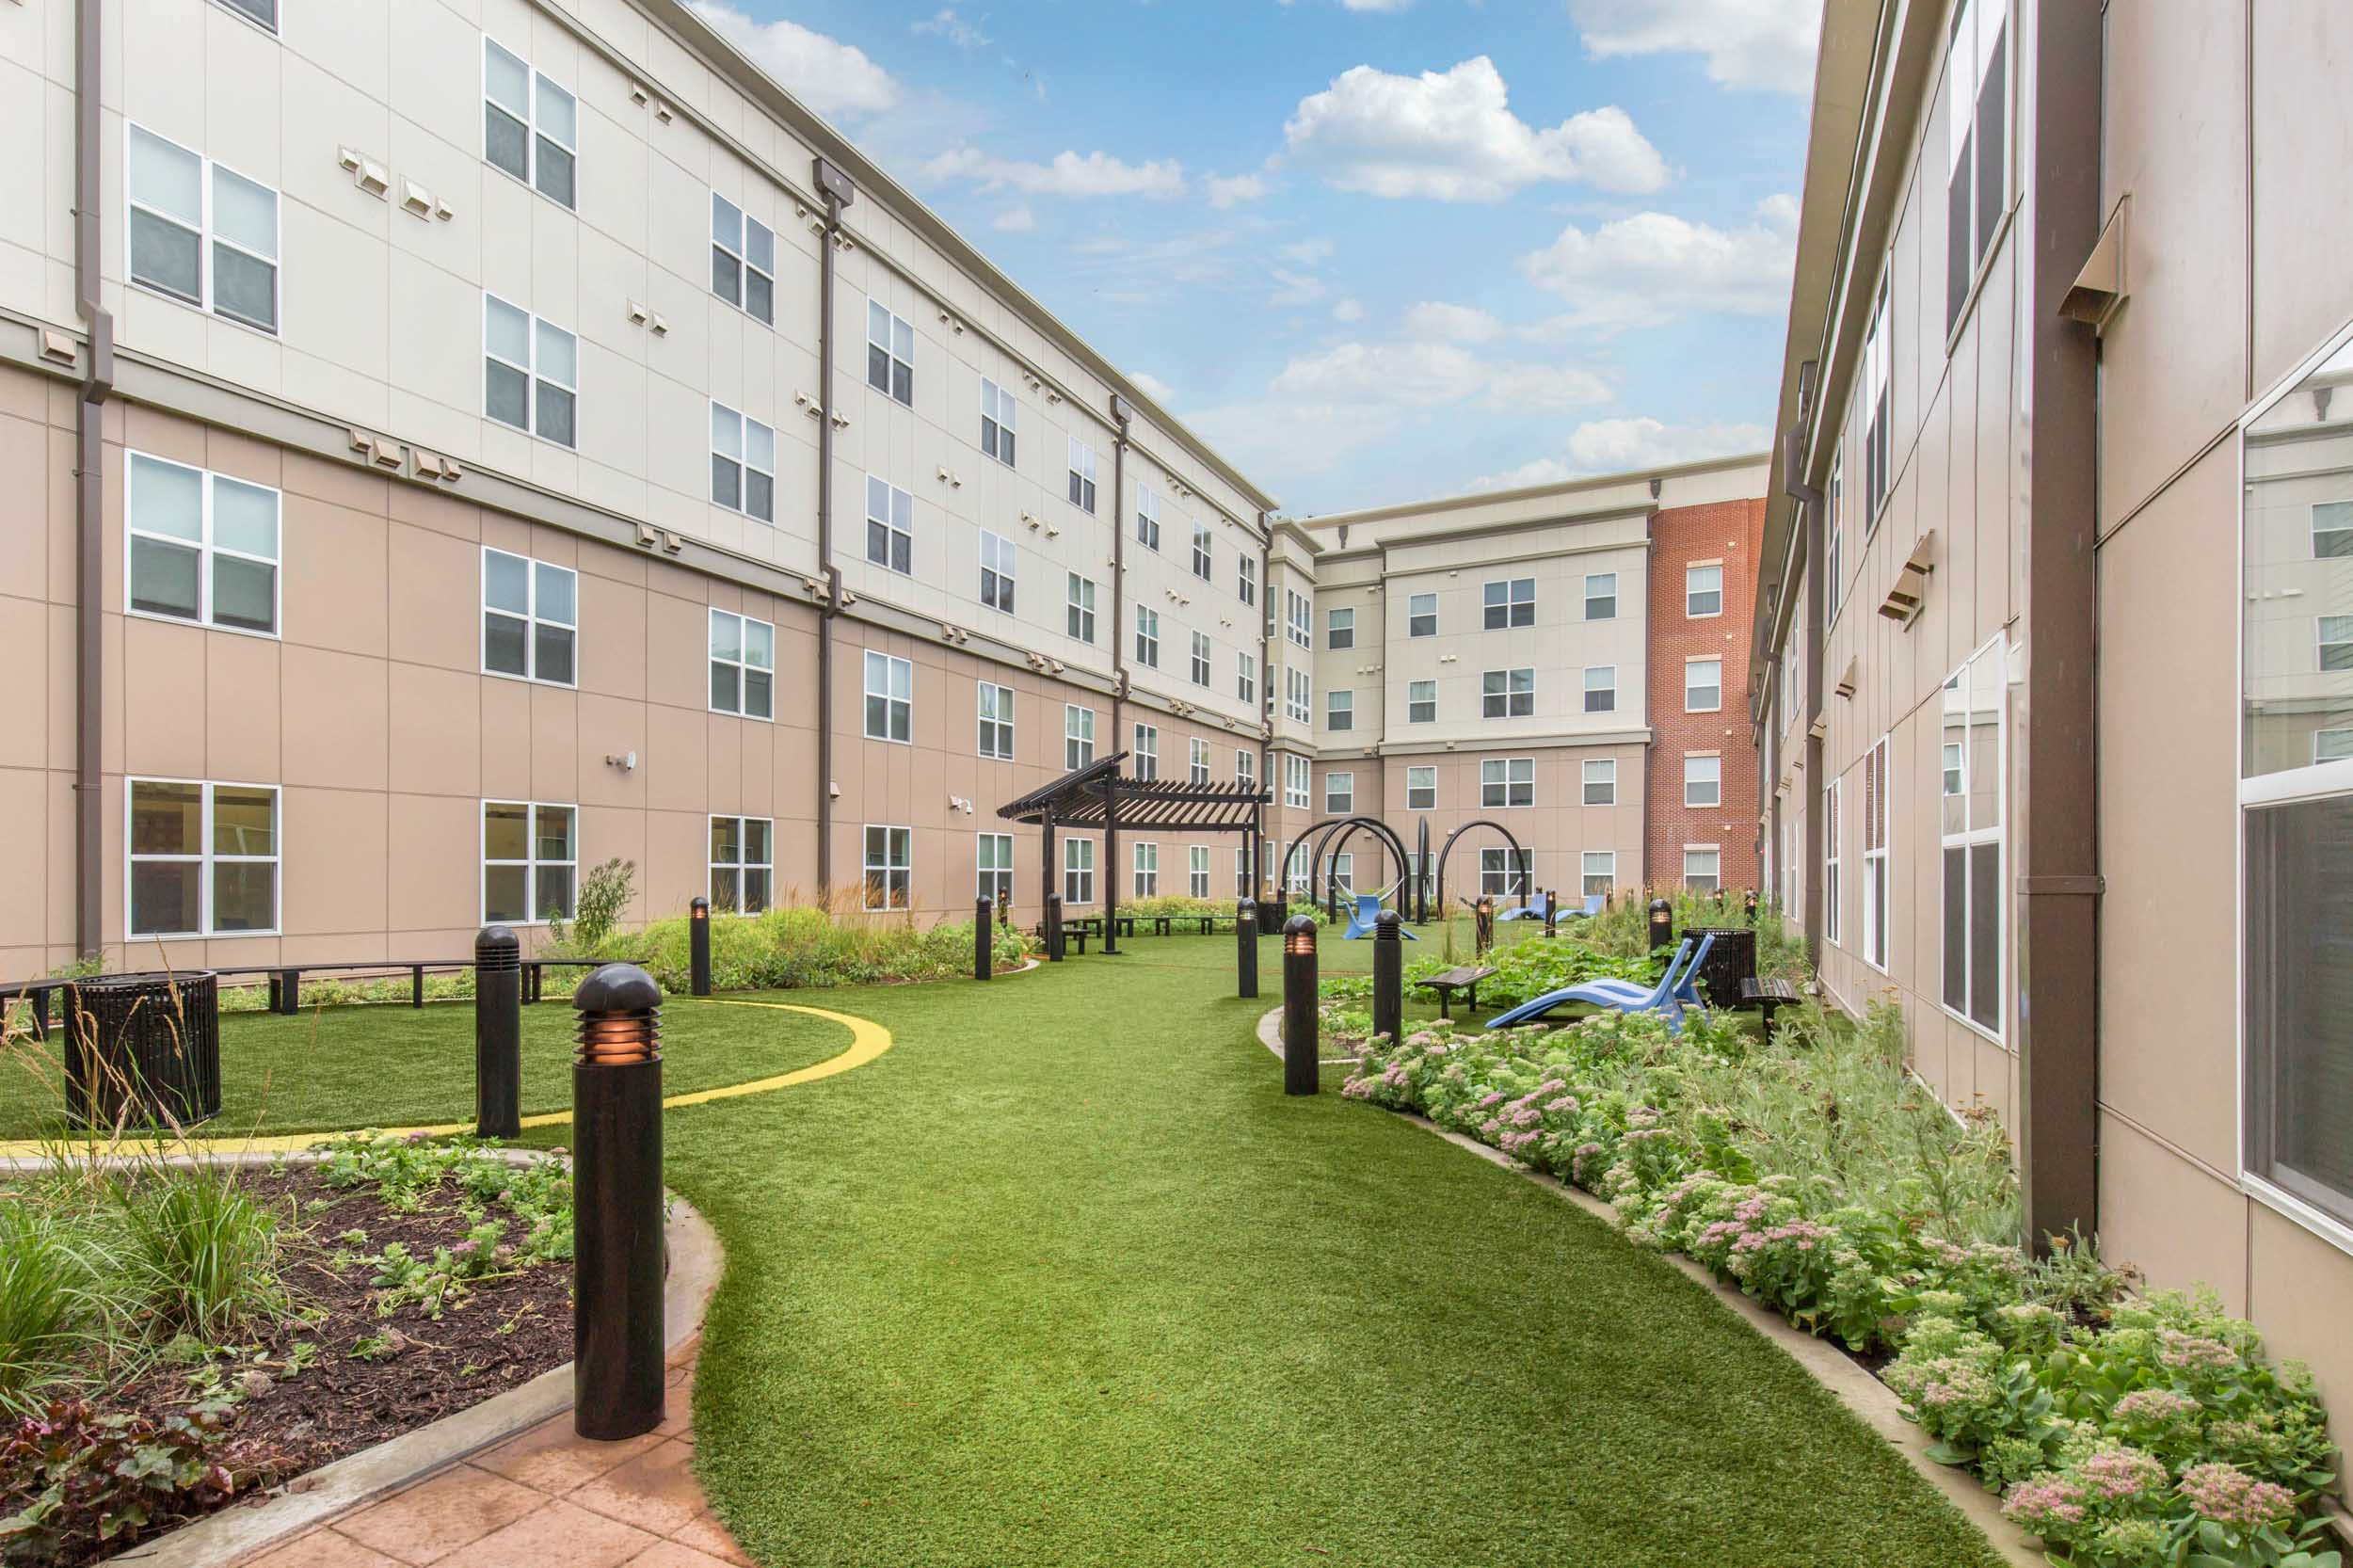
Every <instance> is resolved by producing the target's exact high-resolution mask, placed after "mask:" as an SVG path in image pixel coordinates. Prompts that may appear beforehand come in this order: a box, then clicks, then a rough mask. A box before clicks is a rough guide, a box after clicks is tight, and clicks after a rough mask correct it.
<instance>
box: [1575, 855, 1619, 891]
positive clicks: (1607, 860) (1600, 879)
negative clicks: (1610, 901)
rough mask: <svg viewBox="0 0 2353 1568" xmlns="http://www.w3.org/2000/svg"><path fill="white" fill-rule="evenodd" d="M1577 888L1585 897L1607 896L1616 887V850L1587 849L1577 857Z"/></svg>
mask: <svg viewBox="0 0 2353 1568" xmlns="http://www.w3.org/2000/svg"><path fill="white" fill-rule="evenodd" d="M1577 874H1578V877H1579V882H1578V888H1579V889H1580V890H1581V891H1582V892H1583V893H1584V895H1585V896H1586V897H1587V898H1595V897H1600V898H1608V897H1609V895H1610V894H1611V893H1613V892H1616V891H1617V889H1618V852H1617V851H1616V850H1614V849H1589V850H1586V851H1584V852H1583V854H1582V855H1581V856H1579V857H1578V864H1577Z"/></svg>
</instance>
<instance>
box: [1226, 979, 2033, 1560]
mask: <svg viewBox="0 0 2353 1568" xmlns="http://www.w3.org/2000/svg"><path fill="white" fill-rule="evenodd" d="M1282 1027H1283V1010H1282V1009H1281V1008H1279V1007H1278V1008H1275V1009H1274V1010H1273V1011H1272V1012H1270V1013H1268V1014H1267V1015H1266V1016H1264V1017H1261V1018H1260V1019H1259V1020H1258V1043H1259V1044H1260V1045H1263V1046H1265V1047H1266V1048H1267V1049H1269V1050H1271V1051H1273V1053H1274V1055H1275V1056H1276V1057H1277V1058H1278V1059H1279V1058H1280V1057H1281V1056H1282V1054H1283V1045H1282ZM1351 1060H1353V1058H1352V1059H1351ZM1380 1109H1383V1110H1384V1111H1385V1113H1386V1114H1388V1115H1391V1116H1395V1117H1397V1118H1399V1119H1400V1120H1401V1121H1404V1122H1408V1123H1411V1124H1412V1125H1414V1126H1416V1127H1418V1128H1421V1129H1422V1130H1423V1131H1424V1132H1431V1133H1435V1134H1436V1135H1437V1136H1438V1137H1440V1138H1443V1139H1445V1140H1446V1141H1447V1142H1448V1143H1449V1144H1454V1145H1455V1146H1457V1147H1458V1148H1464V1149H1468V1150H1469V1151H1470V1152H1471V1153H1473V1154H1475V1155H1477V1156H1479V1158H1480V1159H1481V1160H1485V1161H1486V1162H1487V1163H1488V1164H1490V1165H1494V1166H1497V1167H1499V1168H1500V1169H1502V1170H1506V1171H1509V1172H1511V1173H1512V1174H1513V1175H1514V1176H1519V1177H1521V1178H1522V1179H1524V1180H1527V1181H1529V1182H1532V1183H1534V1184H1535V1185H1536V1186H1538V1187H1540V1188H1542V1189H1543V1190H1544V1191H1545V1192H1550V1193H1552V1194H1553V1195H1554V1196H1555V1197H1559V1198H1563V1199H1566V1200H1567V1201H1568V1202H1570V1203H1572V1204H1575V1205H1576V1206H1577V1208H1581V1209H1583V1210H1584V1211H1585V1212H1586V1213H1588V1214H1591V1215H1593V1217H1594V1218H1595V1219H1597V1220H1600V1221H1602V1222H1604V1223H1605V1224H1609V1226H1610V1227H1611V1228H1612V1229H1616V1230H1624V1229H1625V1219H1624V1217H1623V1216H1621V1215H1620V1214H1619V1213H1618V1211H1617V1210H1616V1209H1614V1208H1610V1207H1609V1205H1608V1204H1606V1203H1604V1202H1602V1201H1601V1200H1600V1199H1599V1198H1597V1197H1594V1196H1593V1194H1592V1193H1591V1192H1585V1191H1584V1190H1583V1189H1581V1188H1577V1187H1572V1186H1570V1185H1569V1184H1568V1183H1567V1182H1565V1181H1559V1180H1556V1179H1554V1178H1553V1177H1551V1176H1546V1175H1545V1173H1543V1172H1542V1171H1539V1170H1536V1169H1534V1168H1533V1167H1531V1166H1528V1165H1522V1164H1520V1163H1519V1162H1518V1161H1516V1160H1513V1159H1512V1157H1511V1156H1509V1155H1507V1154H1505V1153H1504V1152H1503V1151H1502V1150H1501V1149H1494V1148H1489V1147H1488V1146H1487V1145H1486V1144H1482V1143H1481V1142H1479V1141H1478V1140H1477V1139H1475V1138H1469V1137H1465V1135H1463V1134H1462V1133H1459V1132H1455V1131H1451V1130H1449V1128H1442V1127H1440V1126H1439V1125H1438V1124H1437V1123H1435V1122H1433V1121H1432V1120H1430V1118H1428V1117H1427V1116H1420V1115H1416V1114H1414V1113H1413V1112H1401V1111H1387V1110H1386V1108H1380ZM1629 1244H1630V1243H1629ZM1659 1256H1661V1257H1663V1258H1665V1259H1666V1260H1667V1261H1668V1262H1669V1263H1672V1264H1673V1265H1674V1267H1675V1268H1676V1269H1678V1270H1680V1271H1681V1272H1682V1273H1683V1275H1684V1276H1685V1277H1686V1278H1687V1279H1689V1280H1690V1281H1692V1283H1694V1284H1696V1285H1698V1286H1700V1287H1701V1288H1704V1289H1705V1290H1706V1291H1708V1292H1709V1293H1710V1294H1711V1295H1713V1296H1714V1297H1715V1298H1716V1299H1717V1300H1718V1301H1720V1302H1721V1303H1722V1304H1724V1305H1725V1306H1726V1307H1728V1308H1730V1309H1731V1311H1732V1312H1733V1313H1734V1314H1735V1315H1737V1317H1738V1318H1740V1320H1742V1321H1744V1322H1746V1323H1747V1324H1748V1325H1749V1327H1751V1328H1753V1329H1754V1330H1755V1331H1756V1332H1757V1333H1758V1334H1760V1335H1762V1336H1765V1337H1766V1338H1767V1339H1769V1340H1771V1341H1772V1342H1773V1343H1774V1344H1775V1345H1777V1346H1779V1347H1780V1348H1781V1350H1782V1351H1783V1352H1785V1353H1786V1354H1787V1355H1788V1357H1789V1358H1790V1359H1791V1360H1792V1361H1795V1362H1796V1363H1797V1364H1798V1365H1799V1366H1800V1367H1801V1368H1804V1369H1805V1370H1806V1372H1807V1373H1808V1374H1809V1375H1811V1376H1812V1377H1813V1379H1814V1381H1815V1382H1817V1383H1818V1384H1821V1385H1822V1386H1823V1387H1824V1388H1826V1389H1828V1390H1829V1391H1830V1392H1831V1394H1832V1395H1833V1397H1835V1398H1836V1399H1837V1400H1838V1402H1839V1403H1841V1404H1843V1405H1845V1406H1846V1407H1847V1410H1848V1412H1849V1414H1851V1415H1852V1416H1854V1417H1855V1418H1856V1419H1857V1420H1859V1421H1861V1422H1862V1423H1863V1424H1864V1425H1865V1426H1866V1427H1869V1428H1870V1429H1871V1430H1872V1431H1873V1432H1877V1433H1879V1435H1880V1436H1881V1437H1882V1438H1884V1439H1886V1441H1887V1443H1888V1445H1889V1447H1891V1448H1895V1449H1896V1450H1897V1452H1898V1453H1900V1454H1902V1455H1903V1456H1904V1458H1905V1459H1906V1460H1907V1461H1909V1462H1910V1463H1911V1465H1912V1467H1913V1470H1915V1471H1917V1472H1918V1473H1919V1475H1920V1477H1921V1479H1922V1480H1926V1481H1927V1482H1928V1483H1929V1485H1931V1486H1933V1487H1935V1488H1936V1489H1937V1491H1938V1492H1940V1493H1942V1494H1943V1495H1944V1496H1945V1501H1946V1502H1949V1503H1951V1504H1952V1505H1953V1507H1954V1508H1955V1509H1957V1510H1959V1511H1960V1512H1961V1517H1963V1518H1965V1519H1967V1520H1968V1521H1969V1522H1970V1523H1971V1524H1972V1525H1975V1526H1976V1527H1977V1529H1978V1530H1979V1531H1980V1532H1981V1533H1982V1534H1983V1535H1984V1536H1985V1538H1986V1539H1987V1540H1988V1541H1989V1542H1991V1543H1993V1549H1994V1550H1995V1551H1997V1552H1999V1553H2000V1554H2001V1555H2002V1556H2003V1557H2004V1558H2005V1559H2006V1560H2009V1562H2010V1563H2011V1564H2013V1568H2049V1560H2048V1559H2046V1558H2045V1557H2044V1556H2043V1555H2042V1553H2041V1551H2040V1550H2038V1549H2037V1548H2036V1547H2035V1546H2034V1545H2033V1544H2031V1543H2032V1541H2033V1539H2034V1538H2033V1537H2032V1536H2029V1535H2028V1534H2027V1533H2026V1532H2025V1531H2024V1530H2022V1529H2020V1528H2018V1527H2017V1526H2016V1525H2014V1524H2012V1523H2010V1522H2009V1520H2008V1519H2005V1518H2003V1517H2002V1502H2001V1499H2000V1498H1999V1497H1997V1496H1994V1495H1993V1493H1991V1492H1988V1491H1987V1490H1986V1489H1985V1488H1984V1487H1982V1486H1980V1485H1978V1484H1977V1480H1976V1478H1975V1477H1973V1476H1971V1475H1970V1474H1969V1473H1968V1472H1967V1471H1965V1470H1960V1469H1955V1468H1954V1467H1953V1466H1951V1465H1949V1464H1937V1463H1936V1461H1934V1460H1932V1459H1930V1458H1929V1457H1928V1449H1929V1436H1928V1434H1927V1433H1926V1432H1922V1431H1921V1430H1920V1429H1919V1427H1918V1426H1916V1425H1914V1424H1913V1422H1911V1421H1908V1420H1906V1419H1905V1418H1904V1414H1903V1401H1902V1400H1899V1399H1897V1397H1896V1391H1895V1390H1894V1389H1892V1388H1890V1387H1888V1386H1887V1384H1883V1383H1881V1381H1880V1380H1879V1379H1878V1378H1876V1377H1874V1376H1873V1375H1872V1374H1871V1373H1870V1372H1868V1371H1866V1370H1865V1369H1864V1368H1862V1367H1861V1366H1859V1365H1858V1364H1857V1363H1855V1362H1854V1361H1853V1360H1851V1359H1850V1358H1849V1356H1848V1355H1847V1353H1846V1352H1844V1351H1841V1350H1840V1349H1839V1348H1838V1347H1837V1346H1835V1345H1833V1344H1832V1343H1831V1342H1830V1341H1829V1340H1827V1339H1821V1338H1817V1337H1816V1336H1813V1335H1811V1334H1808V1333H1806V1332H1805V1331H1804V1330H1802V1329H1800V1328H1797V1327H1794V1326H1792V1325H1791V1323H1790V1322H1789V1320H1787V1319H1785V1318H1784V1317H1783V1316H1782V1315H1781V1314H1780V1313H1778V1312H1775V1311H1773V1310H1772V1309H1771V1308H1770V1307H1768V1306H1765V1305H1763V1304H1760V1303H1758V1302H1755V1301H1752V1300H1751V1299H1750V1298H1749V1297H1748V1296H1746V1295H1744V1294H1742V1293H1741V1292H1740V1291H1739V1290H1737V1289H1735V1288H1733V1287H1731V1286H1729V1285H1726V1284H1725V1283H1724V1282H1723V1281H1722V1280H1720V1279H1718V1278H1717V1277H1716V1276H1715V1275H1714V1274H1712V1273H1710V1272H1707V1270H1705V1268H1703V1267H1701V1266H1700V1265H1699V1264H1697V1263H1695V1262H1693V1261H1692V1260H1691V1259H1690V1258H1688V1257H1686V1256H1683V1255H1682V1254H1681V1253H1672V1252H1662V1253H1660V1254H1659Z"/></svg>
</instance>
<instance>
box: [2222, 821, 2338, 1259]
mask: <svg viewBox="0 0 2353 1568" xmlns="http://www.w3.org/2000/svg"><path fill="white" fill-rule="evenodd" d="M2247 834H2248V838H2247V940H2248V950H2247V982H2246V986H2245V992H2246V997H2247V1003H2246V1005H2247V1040H2248V1048H2249V1049H2248V1074H2249V1082H2248V1084H2247V1092H2248V1156H2249V1164H2250V1165H2251V1166H2252V1167H2253V1168H2254V1169H2255V1170H2257V1171H2259V1172H2261V1173H2262V1174H2264V1175H2265V1176H2269V1177H2270V1178H2271V1179H2272V1180H2274V1181H2276V1182H2279V1183H2280V1184H2281V1185H2282V1186H2285V1187H2287V1188H2288V1189H2289V1190H2290V1191H2292V1192H2295V1193H2296V1194H2297V1196H2299V1197H2301V1198H2304V1199H2306V1200H2307V1201H2308V1202H2312V1203H2314V1204H2318V1205H2320V1206H2321V1207H2322V1208H2326V1209H2328V1210H2329V1212H2330V1213H2332V1214H2334V1215H2336V1216H2337V1217H2338V1218H2340V1219H2346V1218H2353V963H2348V962H2347V961H2346V953H2345V933H2346V932H2348V931H2353V798H2348V797H2345V796H2342V795H2340V796H2334V797H2331V798H2329V799H2324V800H2309V801H2299V802H2297V803H2295V804H2293V805H2288V806H2277V807H2265V808H2261V809H2257V810H2250V811H2249V812H2248V814H2247Z"/></svg>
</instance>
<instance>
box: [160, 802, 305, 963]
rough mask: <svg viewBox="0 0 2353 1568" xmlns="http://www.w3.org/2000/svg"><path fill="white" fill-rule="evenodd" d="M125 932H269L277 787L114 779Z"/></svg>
mask: <svg viewBox="0 0 2353 1568" xmlns="http://www.w3.org/2000/svg"><path fill="white" fill-rule="evenodd" d="M123 814H124V834H123V842H124V844H125V845H126V846H127V858H126V864H125V866H124V870H123V876H124V888H123V892H124V899H123V909H124V911H125V921H126V929H125V931H124V935H125V936H129V937H135V938H136V937H150V936H269V935H274V934H275V933H276V932H277V930H278V864H279V857H280V853H281V851H280V843H279V827H278V788H277V786H276V785H272V784H212V783H205V782H202V781H200V780H197V779H182V778H126V779H125V780H123Z"/></svg>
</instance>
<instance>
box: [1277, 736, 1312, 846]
mask: <svg viewBox="0 0 2353 1568" xmlns="http://www.w3.org/2000/svg"><path fill="white" fill-rule="evenodd" d="M1311 771H1312V770H1311V769H1310V768H1309V766H1308V762H1307V759H1305V757H1302V756H1300V755H1299V754H1298V753H1297V752H1292V751H1287V752H1285V753H1283V804H1284V805H1285V806H1287V807H1295V808H1298V809H1300V810H1303V811H1304V810H1305V809H1306V808H1307V805H1308V796H1307V786H1308V779H1309V775H1310V772H1311ZM1303 848H1304V846H1303Z"/></svg>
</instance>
